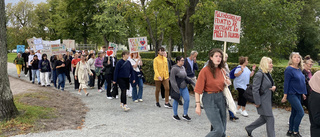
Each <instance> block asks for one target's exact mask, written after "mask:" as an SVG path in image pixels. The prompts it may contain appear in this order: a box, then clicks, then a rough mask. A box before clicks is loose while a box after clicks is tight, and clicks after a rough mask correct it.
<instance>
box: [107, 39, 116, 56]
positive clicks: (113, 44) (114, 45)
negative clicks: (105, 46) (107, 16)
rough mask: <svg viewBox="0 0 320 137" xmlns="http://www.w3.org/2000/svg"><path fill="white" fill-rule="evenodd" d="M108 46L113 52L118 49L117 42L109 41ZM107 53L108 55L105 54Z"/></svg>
mask: <svg viewBox="0 0 320 137" xmlns="http://www.w3.org/2000/svg"><path fill="white" fill-rule="evenodd" d="M109 47H113V53H117V51H118V44H116V43H112V42H109ZM107 55H108V54H107Z"/></svg>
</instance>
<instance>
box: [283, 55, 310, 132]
mask: <svg viewBox="0 0 320 137" xmlns="http://www.w3.org/2000/svg"><path fill="white" fill-rule="evenodd" d="M301 58H302V57H301V56H300V54H299V53H298V52H292V53H291V54H290V57H289V63H288V64H289V66H288V67H287V68H286V69H285V71H284V95H283V98H282V100H281V102H282V103H284V102H286V101H287V100H288V101H289V103H290V105H291V115H290V119H289V130H288V132H287V136H293V137H301V135H300V133H299V126H300V123H301V120H302V118H303V116H304V110H303V108H302V105H301V103H302V100H301V97H302V98H303V100H305V99H306V94H307V88H306V83H305V76H304V75H303V74H302V68H303V62H302V60H301Z"/></svg>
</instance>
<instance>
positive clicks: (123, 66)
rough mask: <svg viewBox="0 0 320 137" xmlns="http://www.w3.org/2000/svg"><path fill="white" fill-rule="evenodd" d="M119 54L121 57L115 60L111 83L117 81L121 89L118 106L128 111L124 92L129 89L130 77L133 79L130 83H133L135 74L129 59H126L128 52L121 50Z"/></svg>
mask: <svg viewBox="0 0 320 137" xmlns="http://www.w3.org/2000/svg"><path fill="white" fill-rule="evenodd" d="M121 56H122V59H121V60H119V61H118V62H117V65H116V68H115V70H114V80H113V84H116V83H118V85H119V87H120V89H121V99H120V101H121V103H120V107H121V108H123V109H124V110H125V111H128V110H130V108H129V107H128V105H127V95H126V94H127V89H129V84H130V77H132V78H131V79H133V81H132V83H135V75H134V70H133V68H132V65H131V63H130V61H128V60H127V59H128V58H129V52H128V51H123V52H122V54H121Z"/></svg>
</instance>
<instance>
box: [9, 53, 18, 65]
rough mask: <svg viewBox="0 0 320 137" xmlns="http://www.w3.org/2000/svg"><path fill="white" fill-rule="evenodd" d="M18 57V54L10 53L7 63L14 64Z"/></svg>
mask: <svg viewBox="0 0 320 137" xmlns="http://www.w3.org/2000/svg"><path fill="white" fill-rule="evenodd" d="M16 57H17V53H8V59H7V61H8V62H10V63H13V60H14V59H15V58H16Z"/></svg>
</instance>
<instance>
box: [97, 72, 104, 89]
mask: <svg viewBox="0 0 320 137" xmlns="http://www.w3.org/2000/svg"><path fill="white" fill-rule="evenodd" d="M104 81H105V78H104V76H103V75H102V73H100V75H99V76H98V89H101V87H102V85H103V84H104Z"/></svg>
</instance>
